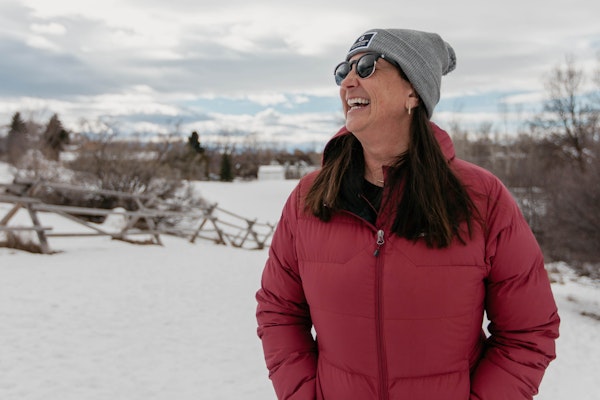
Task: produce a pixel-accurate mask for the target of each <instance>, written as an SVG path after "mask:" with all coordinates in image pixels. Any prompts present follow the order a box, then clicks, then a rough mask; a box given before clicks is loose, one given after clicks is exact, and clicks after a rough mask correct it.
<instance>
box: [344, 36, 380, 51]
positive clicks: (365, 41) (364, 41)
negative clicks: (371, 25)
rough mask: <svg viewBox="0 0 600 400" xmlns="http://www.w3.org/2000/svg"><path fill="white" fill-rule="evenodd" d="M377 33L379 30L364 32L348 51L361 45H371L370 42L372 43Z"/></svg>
mask: <svg viewBox="0 0 600 400" xmlns="http://www.w3.org/2000/svg"><path fill="white" fill-rule="evenodd" d="M375 35H377V32H367V33H365V34H363V35H362V36H361V37H359V38H358V39H356V42H354V44H353V45H352V47H350V50H348V53H349V52H351V51H353V50H356V49H358V48H361V47H369V44H370V43H371V41H372V40H373V38H374V37H375Z"/></svg>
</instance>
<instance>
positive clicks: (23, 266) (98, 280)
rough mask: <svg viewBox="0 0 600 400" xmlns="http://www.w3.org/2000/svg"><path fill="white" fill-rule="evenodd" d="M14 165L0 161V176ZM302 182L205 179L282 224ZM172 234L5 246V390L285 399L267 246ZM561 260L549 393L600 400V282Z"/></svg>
mask: <svg viewBox="0 0 600 400" xmlns="http://www.w3.org/2000/svg"><path fill="white" fill-rule="evenodd" d="M9 172H10V169H9V168H8V167H7V166H6V165H4V164H1V163H0V181H4V182H6V181H10V176H9ZM295 184H296V182H295V181H254V182H235V183H220V182H198V183H197V184H196V187H197V189H198V190H199V191H200V192H201V193H202V194H203V196H204V197H205V198H207V199H208V200H209V201H211V202H218V203H219V206H220V207H223V208H224V209H227V210H230V211H233V212H235V213H237V214H239V215H242V216H246V217H250V218H257V219H258V220H259V221H264V222H267V221H268V222H272V223H273V222H276V221H277V219H278V217H279V214H280V212H281V207H282V206H283V204H284V202H285V199H286V197H287V195H288V194H289V192H290V191H291V190H292V188H293V187H294V185H295ZM7 208H8V206H7V205H5V204H0V216H1V215H3V214H4V212H5V211H6V209H7ZM41 219H42V224H43V225H51V226H55V227H60V226H63V225H67V224H70V222H68V221H66V220H63V219H61V218H60V217H57V216H52V215H42V218H41ZM69 229H72V227H71V226H69ZM162 239H163V242H164V246H156V245H133V244H128V243H123V242H119V241H113V240H110V239H108V238H105V237H100V238H98V237H86V238H50V246H51V248H52V249H53V250H59V251H60V252H59V253H57V254H53V255H35V254H29V253H26V252H22V251H17V250H12V249H5V248H0V277H1V278H0V399H2V400H38V399H39V400H41V399H44V400H71V399H72V400H82V399H85V400H100V399H102V400H109V399H110V400H115V399H117V400H118V399H123V400H175V399H176V400H192V399H193V400H198V399H211V400H212V399H245V400H259V399H260V400H269V399H275V396H274V394H273V389H272V387H271V383H270V381H269V380H268V377H267V370H266V368H265V365H264V360H263V356H262V349H261V345H260V341H259V340H258V338H257V336H256V320H255V318H254V310H255V300H254V294H255V292H256V290H257V289H258V287H259V284H260V274H261V271H262V267H263V265H264V262H265V259H266V257H267V250H266V249H265V250H245V249H236V248H232V247H226V246H222V245H215V244H212V243H211V242H209V241H204V240H199V241H197V242H196V243H194V244H191V243H189V242H188V241H186V240H185V239H181V238H174V237H168V236H163V237H162ZM552 270H553V271H554V272H553V275H552V276H553V277H554V278H555V279H557V280H560V281H562V282H561V283H554V284H553V290H554V293H555V296H556V300H557V303H558V306H559V312H560V314H561V317H562V321H563V322H562V325H561V337H560V339H559V340H558V343H557V346H558V359H557V360H556V361H554V362H553V363H552V364H550V367H549V369H548V371H547V373H546V377H545V378H544V381H543V382H542V386H541V388H540V394H539V395H538V396H536V399H537V400H540V399H541V400H558V399H561V400H564V399H578V400H591V399H597V398H599V397H600V395H599V394H598V393H599V390H598V389H600V381H599V380H598V379H597V377H598V371H599V370H600V369H599V366H600V340H599V339H600V321H599V320H598V319H595V318H593V317H590V316H586V315H592V316H593V315H599V314H600V290H599V289H600V286H599V285H598V284H597V283H594V282H590V281H586V280H584V279H577V278H576V277H575V276H573V275H572V274H570V272H569V271H570V270H569V269H568V268H567V267H566V266H564V265H561V264H559V265H553V266H552ZM582 312H583V313H584V314H586V315H582Z"/></svg>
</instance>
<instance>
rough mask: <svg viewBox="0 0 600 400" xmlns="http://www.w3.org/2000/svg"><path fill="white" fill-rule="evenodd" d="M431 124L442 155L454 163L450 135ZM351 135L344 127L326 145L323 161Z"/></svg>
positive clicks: (454, 155)
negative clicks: (338, 143) (341, 141)
mask: <svg viewBox="0 0 600 400" xmlns="http://www.w3.org/2000/svg"><path fill="white" fill-rule="evenodd" d="M430 124H431V129H432V130H433V133H434V135H435V138H436V139H437V141H438V143H439V145H440V148H441V149H442V153H444V156H445V157H446V160H447V161H452V160H453V159H454V158H455V157H456V152H455V150H454V144H453V143H452V139H451V138H450V135H448V133H447V132H446V131H445V130H443V129H442V128H440V127H439V126H437V125H436V124H434V123H433V122H430ZM350 134H351V132H350V131H349V130H348V129H346V127H345V126H344V127H342V128H341V129H340V130H339V131H338V132H337V133H336V134H335V135H334V136H333V137H332V138H331V139H330V140H329V142H327V144H326V145H325V149H324V150H323V161H324V160H325V159H326V158H327V156H328V153H329V152H330V151H331V149H332V148H333V147H334V146H335V145H336V143H337V140H336V139H337V138H339V137H341V136H345V135H350Z"/></svg>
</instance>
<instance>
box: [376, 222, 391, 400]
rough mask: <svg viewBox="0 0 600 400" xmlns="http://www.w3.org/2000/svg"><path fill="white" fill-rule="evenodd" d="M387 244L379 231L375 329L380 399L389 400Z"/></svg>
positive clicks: (382, 233)
mask: <svg viewBox="0 0 600 400" xmlns="http://www.w3.org/2000/svg"><path fill="white" fill-rule="evenodd" d="M384 243H385V240H384V232H383V230H382V229H379V230H378V231H377V248H376V249H375V252H374V253H373V255H374V256H375V257H376V258H377V261H376V264H375V324H376V326H375V329H376V334H377V360H378V362H379V398H380V399H381V400H387V399H388V388H387V386H388V379H387V358H386V356H385V344H384V337H383V260H382V259H381V258H379V253H380V251H381V246H383V244H384Z"/></svg>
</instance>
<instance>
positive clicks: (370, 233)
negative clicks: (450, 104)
mask: <svg viewBox="0 0 600 400" xmlns="http://www.w3.org/2000/svg"><path fill="white" fill-rule="evenodd" d="M455 66H456V55H455V53H454V49H453V48H452V47H451V46H450V45H449V44H448V43H446V42H445V41H444V40H443V39H442V38H441V37H440V36H439V35H438V34H435V33H429V32H422V31H414V30H407V29H373V30H369V31H367V32H365V33H363V34H362V35H361V36H360V37H359V38H358V39H357V40H356V41H355V42H354V44H353V45H352V46H351V48H350V50H349V51H348V53H347V55H346V59H345V61H342V62H341V63H340V64H338V66H337V67H336V68H335V73H334V75H335V82H336V83H337V84H338V85H339V87H340V89H339V90H340V99H341V101H342V107H343V110H344V115H345V126H344V127H343V128H341V129H340V130H339V131H338V133H337V134H336V135H335V136H334V137H333V138H332V139H331V140H330V141H329V142H328V144H327V145H326V146H325V149H324V152H323V166H322V169H321V170H320V171H317V172H314V173H312V174H309V175H307V176H306V177H304V178H303V179H301V180H300V182H299V184H298V186H297V187H296V188H295V190H294V191H293V192H292V194H291V195H290V197H289V199H288V201H287V203H286V205H285V206H284V209H283V213H282V217H281V220H280V221H279V224H278V226H277V230H276V232H275V234H274V236H273V240H272V245H271V248H270V252H269V258H268V260H267V262H266V265H265V268H264V271H263V276H262V284H261V288H260V290H259V291H258V292H257V294H256V299H257V301H258V308H257V313H256V316H257V320H258V335H259V337H260V338H261V340H262V344H263V349H264V354H265V360H266V364H267V367H268V368H269V370H270V378H271V380H272V381H273V385H274V388H275V392H276V394H277V396H278V398H279V399H282V400H284V399H289V400H291V399H294V400H315V399H317V400H347V399H361V400H370V399H373V400H375V399H378V400H399V399H407V398H409V399H412V400H442V399H443V400H466V399H470V400H481V399H485V400H502V399H512V400H529V399H531V398H532V396H533V395H535V394H536V393H537V388H538V386H539V384H540V380H541V379H542V376H543V374H544V370H545V369H546V367H547V366H548V363H549V362H550V361H551V360H552V359H554V357H555V351H554V341H555V339H556V338H557V336H558V325H559V317H558V314H557V309H556V305H555V303H554V299H553V296H552V292H551V290H550V283H549V280H548V275H547V273H546V271H545V269H544V262H543V257H542V254H541V251H540V249H539V246H538V244H537V242H536V240H535V238H534V236H533V234H532V232H531V230H530V229H529V227H528V226H527V223H526V221H525V220H524V218H523V216H522V214H521V213H520V211H519V209H518V207H517V205H516V203H515V201H514V199H513V197H512V196H511V194H510V193H509V192H508V190H507V189H506V188H505V187H504V186H503V185H502V183H501V182H500V181H499V180H498V179H497V178H496V177H494V176H493V175H492V174H490V173H489V172H487V171H484V170H482V169H481V168H478V167H476V166H475V165H472V164H469V163H467V162H465V161H463V160H460V159H457V158H456V156H455V153H454V147H453V144H452V141H451V140H450V137H449V136H448V135H447V134H446V132H444V131H443V130H442V129H441V128H439V127H438V126H437V125H435V124H433V123H432V122H431V121H430V118H431V115H432V114H433V110H434V108H435V106H436V104H437V103H438V101H439V98H440V87H441V79H442V76H443V75H445V74H447V73H448V72H451V71H452V70H454V68H455ZM484 313H485V314H486V315H487V317H488V318H489V321H490V324H489V326H488V331H489V337H486V334H485V332H484V330H483V329H482V323H483V318H484ZM313 329H314V332H315V333H316V337H314V336H313V335H312V330H313Z"/></svg>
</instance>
